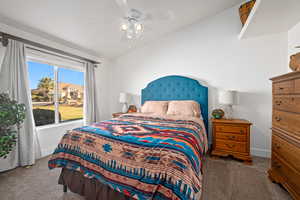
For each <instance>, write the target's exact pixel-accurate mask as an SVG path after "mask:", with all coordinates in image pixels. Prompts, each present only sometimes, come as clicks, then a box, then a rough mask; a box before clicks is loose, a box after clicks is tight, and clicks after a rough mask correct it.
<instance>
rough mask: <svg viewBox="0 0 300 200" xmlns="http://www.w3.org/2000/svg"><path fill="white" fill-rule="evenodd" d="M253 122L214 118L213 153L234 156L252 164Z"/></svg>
mask: <svg viewBox="0 0 300 200" xmlns="http://www.w3.org/2000/svg"><path fill="white" fill-rule="evenodd" d="M251 125H252V124H251V122H249V121H247V120H241V119H212V127H213V148H212V153H211V155H214V156H230V155H231V156H233V157H235V158H237V159H240V160H243V161H244V162H245V163H247V164H251V162H252V158H251V155H250V126H251Z"/></svg>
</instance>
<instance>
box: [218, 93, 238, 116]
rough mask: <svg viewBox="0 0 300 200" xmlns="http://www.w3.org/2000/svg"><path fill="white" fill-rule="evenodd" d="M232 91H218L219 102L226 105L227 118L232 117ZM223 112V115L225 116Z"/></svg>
mask: <svg viewBox="0 0 300 200" xmlns="http://www.w3.org/2000/svg"><path fill="white" fill-rule="evenodd" d="M234 93H235V91H233V90H226V91H220V92H219V103H220V104H221V105H225V106H228V108H229V109H228V112H227V113H226V114H227V119H232V118H233V105H234ZM226 114H225V116H226Z"/></svg>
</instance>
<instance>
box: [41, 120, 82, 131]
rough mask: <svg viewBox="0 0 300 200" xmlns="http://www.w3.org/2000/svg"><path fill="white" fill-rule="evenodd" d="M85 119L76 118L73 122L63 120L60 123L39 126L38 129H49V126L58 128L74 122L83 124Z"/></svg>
mask: <svg viewBox="0 0 300 200" xmlns="http://www.w3.org/2000/svg"><path fill="white" fill-rule="evenodd" d="M83 122H84V121H83V119H80V120H74V121H71V122H62V123H59V124H49V125H44V126H37V127H36V130H44V129H49V128H58V127H62V126H67V125H72V124H77V123H82V124H83Z"/></svg>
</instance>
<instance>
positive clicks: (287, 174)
mask: <svg viewBox="0 0 300 200" xmlns="http://www.w3.org/2000/svg"><path fill="white" fill-rule="evenodd" d="M272 169H273V170H275V171H277V173H279V174H280V175H281V176H282V177H284V179H285V182H287V183H288V185H289V186H290V187H292V188H293V190H294V191H298V195H299V194H300V173H299V171H297V170H295V169H294V168H292V167H290V166H289V165H288V164H286V163H285V162H284V161H283V160H282V159H279V157H278V156H277V154H276V153H272Z"/></svg>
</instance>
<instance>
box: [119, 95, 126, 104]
mask: <svg viewBox="0 0 300 200" xmlns="http://www.w3.org/2000/svg"><path fill="white" fill-rule="evenodd" d="M119 101H120V103H127V102H128V94H127V93H125V92H121V93H120V99H119Z"/></svg>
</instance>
